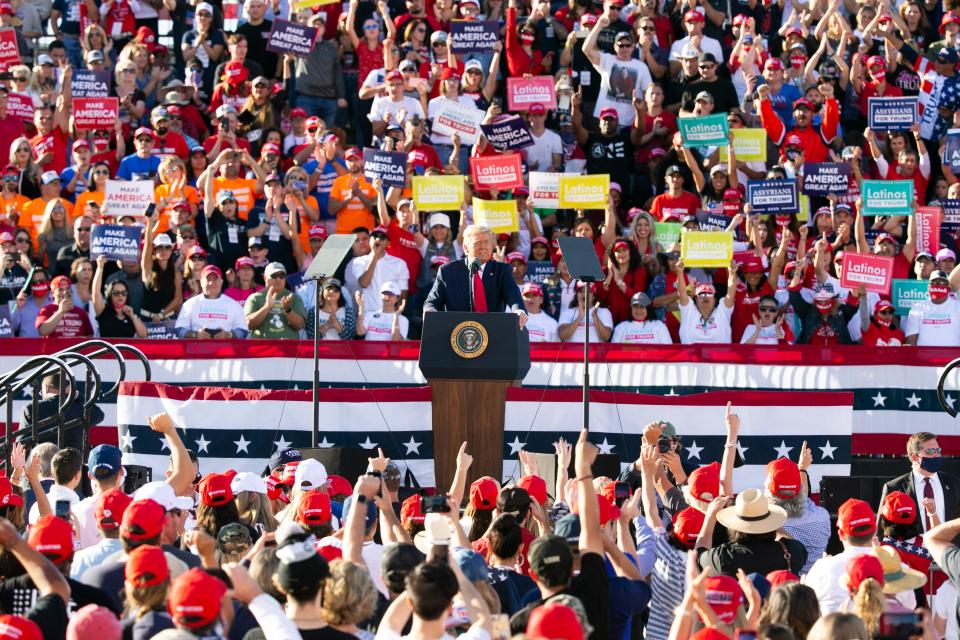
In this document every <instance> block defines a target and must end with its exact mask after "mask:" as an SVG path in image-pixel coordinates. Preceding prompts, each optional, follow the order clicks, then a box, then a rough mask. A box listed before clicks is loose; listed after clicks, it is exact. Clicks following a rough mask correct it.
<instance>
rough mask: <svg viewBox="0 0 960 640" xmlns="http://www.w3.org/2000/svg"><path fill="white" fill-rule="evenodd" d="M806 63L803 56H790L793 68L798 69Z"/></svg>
mask: <svg viewBox="0 0 960 640" xmlns="http://www.w3.org/2000/svg"><path fill="white" fill-rule="evenodd" d="M806 63H807V59H806V58H804V57H803V56H790V66H791V67H793V68H794V69H799V68H800V67H802V66H803V65H805V64H806Z"/></svg>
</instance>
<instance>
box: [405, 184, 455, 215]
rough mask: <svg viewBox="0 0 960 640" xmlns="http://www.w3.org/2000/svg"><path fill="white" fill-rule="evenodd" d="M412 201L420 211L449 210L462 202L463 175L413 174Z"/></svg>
mask: <svg viewBox="0 0 960 640" xmlns="http://www.w3.org/2000/svg"><path fill="white" fill-rule="evenodd" d="M413 202H414V203H415V204H416V205H417V209H419V210H420V211H451V210H457V209H459V208H460V203H461V202H463V176H414V177H413Z"/></svg>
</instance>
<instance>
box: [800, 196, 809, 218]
mask: <svg viewBox="0 0 960 640" xmlns="http://www.w3.org/2000/svg"><path fill="white" fill-rule="evenodd" d="M809 219H810V196H805V195H803V194H802V193H801V194H800V211H798V212H797V222H804V223H805V222H807V220H809Z"/></svg>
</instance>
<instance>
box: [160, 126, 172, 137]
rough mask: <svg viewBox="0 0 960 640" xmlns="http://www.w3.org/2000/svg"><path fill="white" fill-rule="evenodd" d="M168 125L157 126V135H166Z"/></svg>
mask: <svg viewBox="0 0 960 640" xmlns="http://www.w3.org/2000/svg"><path fill="white" fill-rule="evenodd" d="M168 130H169V128H168V127H161V126H157V135H160V136H164V135H167V131H168Z"/></svg>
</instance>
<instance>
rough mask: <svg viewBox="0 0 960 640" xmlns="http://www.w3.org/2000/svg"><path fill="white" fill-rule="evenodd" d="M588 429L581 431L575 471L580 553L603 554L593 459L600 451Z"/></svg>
mask: <svg viewBox="0 0 960 640" xmlns="http://www.w3.org/2000/svg"><path fill="white" fill-rule="evenodd" d="M587 435H588V431H587V430H586V429H582V430H581V431H580V439H579V440H578V441H577V450H576V460H575V461H574V471H575V472H576V474H577V505H578V506H579V507H580V509H579V511H580V523H581V525H580V553H581V555H582V554H584V553H596V554H598V555H600V556H601V557H602V556H603V538H602V537H601V536H600V516H599V506H598V505H597V492H596V490H594V488H593V470H592V467H593V461H594V460H596V459H597V452H598V451H599V450H598V449H597V447H596V446H594V445H593V444H592V443H591V442H590V441H589V440H588V439H587Z"/></svg>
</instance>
